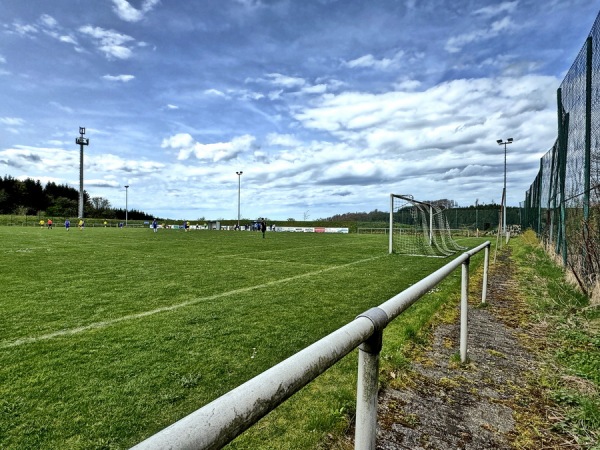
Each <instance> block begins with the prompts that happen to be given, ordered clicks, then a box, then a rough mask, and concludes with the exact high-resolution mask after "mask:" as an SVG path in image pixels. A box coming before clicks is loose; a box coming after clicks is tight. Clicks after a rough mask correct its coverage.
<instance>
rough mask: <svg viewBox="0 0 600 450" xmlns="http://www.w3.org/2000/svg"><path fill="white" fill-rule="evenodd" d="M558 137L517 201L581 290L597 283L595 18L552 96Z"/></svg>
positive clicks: (599, 26) (599, 20)
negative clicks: (555, 95) (554, 103)
mask: <svg viewBox="0 0 600 450" xmlns="http://www.w3.org/2000/svg"><path fill="white" fill-rule="evenodd" d="M557 103H558V114H557V118H558V138H557V140H556V142H555V144H554V145H553V147H552V148H551V149H550V150H549V151H548V152H547V153H546V154H545V155H544V156H543V157H542V159H541V161H540V170H539V172H538V175H537V176H536V178H535V180H534V182H533V183H532V184H531V186H530V188H529V189H528V190H527V192H526V193H525V200H524V201H523V202H522V203H521V219H522V222H521V226H522V228H524V229H525V228H531V229H533V230H534V231H536V232H537V233H538V235H540V236H541V237H542V239H543V242H544V243H545V245H546V247H547V248H548V249H549V250H552V251H554V252H556V254H557V255H559V256H560V257H561V258H562V261H563V264H564V265H565V266H566V267H569V268H570V269H571V270H572V272H573V274H574V275H575V277H576V278H577V281H578V282H579V284H580V286H581V287H582V289H584V290H585V291H586V292H588V293H590V292H591V290H593V289H594V287H595V286H597V285H598V283H599V282H600V115H599V114H600V14H599V15H598V17H596V21H595V23H594V25H593V27H592V30H591V32H590V34H589V36H588V38H587V40H586V42H585V44H584V45H583V47H582V49H581V51H580V52H579V54H578V55H577V57H576V58H575V61H574V62H573V65H572V66H571V68H570V70H569V71H568V73H567V74H566V76H565V78H564V80H563V82H562V84H561V85H560V88H559V90H558V95H557Z"/></svg>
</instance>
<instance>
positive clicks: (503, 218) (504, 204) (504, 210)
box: [496, 138, 513, 235]
mask: <svg viewBox="0 0 600 450" xmlns="http://www.w3.org/2000/svg"><path fill="white" fill-rule="evenodd" d="M496 142H497V143H498V145H504V189H503V190H502V198H503V205H502V233H503V234H504V235H506V146H507V145H508V144H512V143H513V138H508V139H507V140H506V141H503V140H502V139H498V140H496Z"/></svg>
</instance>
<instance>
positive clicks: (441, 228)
mask: <svg viewBox="0 0 600 450" xmlns="http://www.w3.org/2000/svg"><path fill="white" fill-rule="evenodd" d="M389 222H390V223H389V230H390V232H389V253H402V254H408V255H415V256H418V255H419V256H437V257H444V256H449V255H452V254H453V253H456V251H458V250H464V249H465V248H466V247H461V246H460V245H458V243H456V241H455V240H454V239H452V235H451V233H450V226H449V224H448V220H447V218H446V214H445V210H444V209H443V208H442V207H440V206H438V205H435V204H434V203H428V202H423V201H419V200H415V198H414V197H413V196H412V195H400V194H390V220H389Z"/></svg>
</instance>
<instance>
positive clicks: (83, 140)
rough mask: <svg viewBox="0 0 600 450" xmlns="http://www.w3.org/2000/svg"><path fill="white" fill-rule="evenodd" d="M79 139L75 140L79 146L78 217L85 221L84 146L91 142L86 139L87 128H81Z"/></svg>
mask: <svg viewBox="0 0 600 450" xmlns="http://www.w3.org/2000/svg"><path fill="white" fill-rule="evenodd" d="M79 134H80V136H79V137H78V138H75V143H76V144H78V145H79V211H78V216H79V218H80V219H83V146H84V145H89V144H90V140H89V139H88V138H84V137H83V135H84V134H85V127H79Z"/></svg>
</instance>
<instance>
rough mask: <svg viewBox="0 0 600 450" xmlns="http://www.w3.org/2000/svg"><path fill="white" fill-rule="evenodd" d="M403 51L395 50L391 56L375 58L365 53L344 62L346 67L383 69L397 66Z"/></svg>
mask: <svg viewBox="0 0 600 450" xmlns="http://www.w3.org/2000/svg"><path fill="white" fill-rule="evenodd" d="M403 55H404V52H402V51H399V52H397V53H396V54H395V55H394V56H393V57H392V58H382V59H376V58H375V57H374V56H373V55H371V54H367V55H364V56H361V57H360V58H356V59H353V60H351V61H347V62H344V65H345V66H346V67H350V68H357V67H360V68H373V69H376V70H385V69H389V68H391V67H394V66H397V65H398V63H399V62H400V60H401V58H402V56H403Z"/></svg>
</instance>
